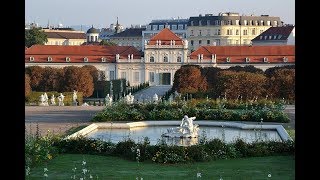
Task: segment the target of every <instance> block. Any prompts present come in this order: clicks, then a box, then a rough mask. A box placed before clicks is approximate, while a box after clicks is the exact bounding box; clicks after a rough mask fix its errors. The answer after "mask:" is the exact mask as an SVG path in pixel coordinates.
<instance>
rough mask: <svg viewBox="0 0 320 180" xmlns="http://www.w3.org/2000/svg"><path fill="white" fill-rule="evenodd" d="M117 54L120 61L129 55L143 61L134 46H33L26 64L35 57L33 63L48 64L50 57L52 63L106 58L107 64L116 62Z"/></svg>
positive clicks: (94, 60)
mask: <svg viewBox="0 0 320 180" xmlns="http://www.w3.org/2000/svg"><path fill="white" fill-rule="evenodd" d="M116 54H119V55H120V59H127V58H128V54H133V58H134V59H141V53H140V52H139V51H138V50H137V49H136V48H135V47H133V46H95V45H90V46H59V45H33V46H31V47H30V48H28V49H26V50H25V62H30V57H34V61H33V62H35V63H36V62H42V63H43V62H48V57H49V56H50V57H52V63H57V62H66V57H69V58H70V62H78V63H79V62H84V58H85V57H87V58H88V62H101V58H102V57H104V58H106V62H109V63H110V62H115V56H116Z"/></svg>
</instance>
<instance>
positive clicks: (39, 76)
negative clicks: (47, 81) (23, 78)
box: [25, 66, 44, 91]
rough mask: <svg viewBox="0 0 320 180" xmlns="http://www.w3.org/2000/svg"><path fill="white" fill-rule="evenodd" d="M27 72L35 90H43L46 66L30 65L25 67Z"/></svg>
mask: <svg viewBox="0 0 320 180" xmlns="http://www.w3.org/2000/svg"><path fill="white" fill-rule="evenodd" d="M25 73H26V74H28V75H29V76H30V86H31V89H32V90H33V91H42V89H41V84H40V83H41V82H42V81H43V73H44V68H43V67H40V66H30V67H27V68H26V69H25Z"/></svg>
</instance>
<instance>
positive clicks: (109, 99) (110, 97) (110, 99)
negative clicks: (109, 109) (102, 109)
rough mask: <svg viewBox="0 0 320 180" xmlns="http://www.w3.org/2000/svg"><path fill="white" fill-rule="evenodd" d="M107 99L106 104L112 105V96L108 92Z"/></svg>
mask: <svg viewBox="0 0 320 180" xmlns="http://www.w3.org/2000/svg"><path fill="white" fill-rule="evenodd" d="M105 100H106V106H111V105H112V96H110V95H109V94H107V96H106V98H105Z"/></svg>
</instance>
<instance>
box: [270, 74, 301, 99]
mask: <svg viewBox="0 0 320 180" xmlns="http://www.w3.org/2000/svg"><path fill="white" fill-rule="evenodd" d="M268 94H269V95H270V96H271V97H273V98H285V99H289V100H294V99H295V69H280V68H279V69H276V70H275V71H274V72H273V73H272V74H270V78H269V81H268Z"/></svg>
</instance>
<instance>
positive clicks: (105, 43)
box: [99, 39, 118, 46]
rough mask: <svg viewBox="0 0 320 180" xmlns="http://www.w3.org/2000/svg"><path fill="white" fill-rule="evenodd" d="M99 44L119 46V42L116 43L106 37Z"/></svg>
mask: <svg viewBox="0 0 320 180" xmlns="http://www.w3.org/2000/svg"><path fill="white" fill-rule="evenodd" d="M99 45H103V46H118V44H116V43H114V42H111V41H107V40H105V39H103V40H102V41H100V43H99Z"/></svg>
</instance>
